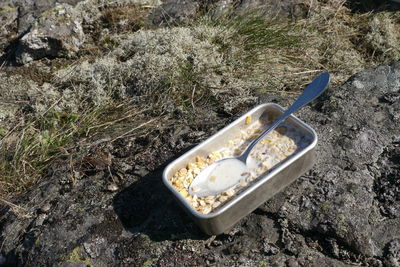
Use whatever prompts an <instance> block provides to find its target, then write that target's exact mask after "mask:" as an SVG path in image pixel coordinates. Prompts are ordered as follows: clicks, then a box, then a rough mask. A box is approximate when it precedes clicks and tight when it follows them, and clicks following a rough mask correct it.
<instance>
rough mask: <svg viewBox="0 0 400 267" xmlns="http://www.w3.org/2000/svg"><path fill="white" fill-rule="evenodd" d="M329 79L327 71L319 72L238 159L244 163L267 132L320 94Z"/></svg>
mask: <svg viewBox="0 0 400 267" xmlns="http://www.w3.org/2000/svg"><path fill="white" fill-rule="evenodd" d="M329 81H330V75H329V73H328V72H324V73H322V74H320V75H319V76H318V77H317V78H315V79H314V80H313V81H312V82H311V83H310V84H309V85H308V86H307V87H306V89H304V92H303V93H302V94H301V95H300V96H299V97H298V98H297V100H296V101H295V102H294V103H293V104H292V105H291V106H290V107H289V108H288V109H287V110H286V111H285V112H284V113H283V115H282V116H280V117H279V118H278V119H277V120H276V121H275V122H274V123H273V124H272V125H271V126H270V127H268V129H266V130H265V131H264V132H263V133H261V134H260V136H259V137H257V138H256V139H255V140H254V141H253V142H251V144H250V145H249V146H248V147H247V149H246V150H245V151H244V152H243V153H242V154H241V155H240V156H239V157H238V159H239V160H241V161H243V162H245V163H246V159H247V157H248V155H249V154H250V152H251V150H252V149H253V148H254V147H255V146H256V145H257V143H258V142H259V141H260V140H261V139H263V138H264V136H266V135H267V134H268V133H269V132H271V131H272V130H274V129H275V128H276V127H278V126H279V124H281V123H282V122H283V121H284V120H286V119H287V117H289V116H290V115H291V114H292V113H294V112H296V111H297V110H299V109H300V108H302V107H303V106H305V105H307V104H308V103H310V102H311V101H312V100H314V99H315V98H317V97H318V96H320V95H321V94H322V93H323V92H324V91H325V90H326V88H327V87H328V84H329Z"/></svg>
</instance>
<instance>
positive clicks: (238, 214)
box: [163, 103, 318, 235]
mask: <svg viewBox="0 0 400 267" xmlns="http://www.w3.org/2000/svg"><path fill="white" fill-rule="evenodd" d="M284 111H285V110H284V109H283V108H282V107H281V106H279V105H277V104H272V103H268V104H263V105H259V106H257V107H255V108H253V109H252V110H250V111H249V112H247V113H246V114H244V115H243V116H241V117H240V118H238V119H237V120H235V121H234V122H232V123H231V124H230V125H228V126H226V127H225V128H223V129H222V130H220V131H218V132H217V133H216V134H214V135H213V136H211V137H210V138H208V139H207V140H205V141H204V142H202V143H201V144H199V145H197V146H196V147H194V148H193V149H191V150H190V151H188V152H186V153H185V154H183V155H182V156H180V157H179V158H177V159H176V160H174V161H173V162H171V163H170V164H169V165H168V166H167V167H166V168H165V170H164V173H163V182H164V184H165V186H166V187H167V188H168V189H169V190H170V191H171V192H172V194H173V195H174V197H175V198H176V200H177V201H178V203H179V204H180V205H181V206H182V207H183V209H184V210H185V211H186V212H187V213H188V214H189V215H190V216H191V217H192V218H193V220H194V221H195V222H196V224H197V225H198V226H199V227H200V228H201V229H202V230H203V231H204V232H205V233H206V234H209V235H218V234H221V233H223V232H225V231H227V230H229V229H230V228H231V227H232V226H233V225H234V224H235V223H237V222H238V221H239V220H240V219H241V218H243V217H244V216H246V215H247V214H249V213H251V212H252V211H254V210H255V209H257V207H259V206H260V205H261V204H263V203H264V202H265V201H267V200H268V199H270V198H271V197H272V196H274V195H275V194H276V193H278V192H279V191H281V190H282V189H283V188H285V187H286V186H288V185H289V184H290V183H292V182H293V181H294V180H296V179H297V178H298V177H300V176H301V175H302V174H304V173H305V172H306V171H308V170H309V169H310V168H311V167H312V165H313V164H314V159H315V158H314V157H315V156H314V153H315V146H316V144H317V139H318V137H317V134H316V133H315V131H314V130H313V129H312V128H311V127H310V126H308V125H307V124H305V123H304V122H302V121H301V120H299V119H298V118H296V117H295V116H293V115H292V116H290V117H289V118H288V119H287V120H286V122H289V123H290V124H292V125H294V126H295V127H296V128H297V129H299V130H300V131H301V132H302V133H303V134H304V135H307V136H309V137H311V140H312V141H311V143H310V144H309V145H308V146H307V147H305V148H304V149H302V150H300V151H298V152H296V153H295V154H293V155H291V156H289V157H288V158H286V159H285V160H284V161H282V162H281V163H279V164H278V165H276V166H274V167H273V168H272V169H271V170H269V171H268V172H266V173H265V174H263V175H261V177H258V178H257V179H256V180H255V181H253V182H252V183H251V184H250V185H249V186H248V187H247V188H246V189H244V190H243V191H241V192H240V193H239V194H238V195H236V196H234V197H233V198H231V199H230V200H228V201H227V202H226V203H224V204H223V205H221V207H219V208H218V209H216V210H215V211H212V212H210V213H209V214H202V213H199V212H197V211H196V210H195V209H194V208H193V207H192V206H191V205H190V204H189V203H188V202H187V201H186V200H185V198H184V197H183V196H181V194H180V193H179V192H178V191H177V190H176V189H175V188H174V187H173V186H172V185H171V183H170V182H169V180H170V178H171V177H172V176H173V175H174V174H175V173H176V172H177V171H178V170H180V169H181V168H184V167H186V165H187V164H188V163H189V162H193V161H194V159H195V157H196V156H203V157H207V156H208V155H209V154H210V153H211V152H213V151H217V150H219V149H220V148H222V147H223V146H225V144H226V141H227V140H229V139H232V138H233V137H234V136H236V135H237V134H238V133H240V131H241V130H243V129H245V128H247V127H248V126H247V125H245V119H246V117H247V116H251V117H252V120H253V121H255V120H256V119H259V118H265V116H270V114H271V115H272V116H279V115H281V114H282V113H283V112H284Z"/></svg>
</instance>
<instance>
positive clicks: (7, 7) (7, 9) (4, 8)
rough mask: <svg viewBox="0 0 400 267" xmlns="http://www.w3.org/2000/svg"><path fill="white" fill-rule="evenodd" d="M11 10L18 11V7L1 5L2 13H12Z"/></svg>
mask: <svg viewBox="0 0 400 267" xmlns="http://www.w3.org/2000/svg"><path fill="white" fill-rule="evenodd" d="M10 12H17V8H15V7H10V6H1V7H0V14H5V13H10Z"/></svg>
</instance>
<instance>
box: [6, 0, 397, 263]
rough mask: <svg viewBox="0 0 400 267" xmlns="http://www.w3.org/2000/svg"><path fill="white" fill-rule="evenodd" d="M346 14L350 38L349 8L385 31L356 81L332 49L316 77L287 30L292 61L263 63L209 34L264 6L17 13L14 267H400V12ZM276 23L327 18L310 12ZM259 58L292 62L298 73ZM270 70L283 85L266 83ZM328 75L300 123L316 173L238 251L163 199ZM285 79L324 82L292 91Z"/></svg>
mask: <svg viewBox="0 0 400 267" xmlns="http://www.w3.org/2000/svg"><path fill="white" fill-rule="evenodd" d="M311 2H314V1H311ZM315 2H316V3H318V2H319V1H315ZM322 2H323V1H322ZM322 2H321V3H322ZM337 2H338V3H337V7H338V8H339V9H336V10H335V12H333V13H329V12H328V10H327V6H325V5H324V4H321V6H318V8H320V10H325V11H323V12H322V11H321V12H322V13H321V14H324V15H326V16H327V17H325V18H326V19H328V17H329V16H331V15H332V16H333V15H335V16H340V17H341V19H342V20H345V21H346V23H350V21H351V20H353V19H354V18H353V17H351V19H349V18H346V17H345V15H344V14H342V13H341V11H340V10H341V9H340V8H342V5H343V4H345V5H344V6H343V8H346V10H348V12H349V14H352V13H354V14H355V15H354V16H359V17H358V19H359V18H362V19H365V21H367V17H368V16H373V17H370V18H369V17H368V19H370V20H369V23H370V24H368V25H369V26H368V27H369V28H368V27H367V26H365V27H366V28H368V29H367V31H368V33H367V34H366V36H369V37H365V38H364V37H360V38H361V39H360V40H363V42H364V43H363V44H364V45H365V47H367V48H365V50H362V49H364V47H363V48H359V47H358V46H357V45H360V43H355V44H353V46H350V45H351V44H352V43H351V42H349V43H346V44H345V46H344V47H349V49H348V51H347V52H349V51H350V52H349V53H347V54H346V56H348V55H352V56H353V57H352V59H356V60H353V61H352V62H351V63H352V64H357V65H354V66H355V70H354V71H353V72H351V71H350V69H351V67H352V65H350V63H349V64H348V65H333V64H332V63H329V64H328V63H327V62H324V60H323V59H324V57H326V58H329V59H330V62H333V61H335V60H337V62H340V58H343V57H342V56H343V54H340V55H339V53H332V54H331V55H330V53H331V52H332V51H333V50H332V51H331V50H330V49H332V48H335V47H336V46H335V45H337V44H335V43H331V42H330V41H328V44H329V45H322V46H318V47H317V48H315V47H308V48H307V49H308V50H307V49H306V48H304V49H305V50H303V51H306V53H308V55H318V56H315V57H313V58H312V60H316V61H315V62H314V63H315V65H313V66H312V67H313V69H301V68H300V67H299V66H301V62H303V61H302V60H303V58H302V57H298V58H297V59H298V61H296V60H297V59H296V58H295V57H294V55H295V54H297V53H298V51H297V49H300V48H301V47H300V48H299V47H296V46H294V47H292V45H289V41H290V43H291V42H292V41H293V40H294V39H292V38H290V39H288V40H289V41H288V40H287V39H282V38H281V37H282V36H283V35H281V33H282V32H281V30H282V28H280V30H279V31H276V28H274V31H272V32H273V33H274V34H275V35H273V36H270V37H269V38H270V39H271V38H275V39H274V40H278V41H279V44H280V46H279V47H276V46H272V43H269V45H268V46H265V47H261V48H260V47H258V46H257V47H254V46H252V43H251V42H247V41H246V40H252V41H254V40H258V41H260V40H263V41H265V40H264V39H251V38H254V36H255V35H252V34H247V33H246V34H247V35H246V34H243V30H244V29H246V28H243V27H238V28H235V27H237V24H235V23H236V22H234V24H233V25H236V26H235V27H228V28H224V27H225V26H224V24H222V23H221V24H217V25H216V24H215V23H214V22H213V23H204V20H203V19H202V17H203V16H204V14H207V16H217V15H218V16H225V14H230V16H233V17H234V18H241V15H240V14H242V13H243V12H246V11H245V10H249V9H250V10H253V9H251V7H253V8H254V5H256V4H257V3H256V1H208V2H207V1H205V2H203V1H164V2H161V1H140V0H124V1H122V0H121V1H115V2H112V3H109V2H107V1H101V0H96V1H93V0H90V1H89V0H85V1H76V0H75V1H74V0H69V1H68V0H65V1H59V2H57V3H56V2H55V1H45V0H43V1H28V0H24V1H5V2H4V3H3V2H2V3H1V4H0V19H1V20H2V21H3V22H4V23H2V24H1V25H3V26H1V28H0V29H1V31H2V32H0V34H2V36H3V37H4V38H2V39H1V41H0V48H1V51H2V52H0V53H2V54H0V56H1V64H2V67H1V69H0V79H1V85H0V102H1V105H2V106H1V108H0V123H1V124H0V137H1V143H0V144H1V150H0V152H2V157H1V163H0V170H1V171H2V173H1V174H0V178H1V180H0V183H1V185H2V191H0V192H1V195H0V203H2V204H0V266H54V265H55V266H113V265H122V266H350V265H366V266H400V180H399V177H400V135H399V129H400V61H398V59H399V58H400V57H398V56H399V55H400V51H399V50H398V48H396V47H395V45H393V44H396V42H398V41H399V39H398V37H399V36H400V33H398V32H397V31H398V30H397V28H396V27H395V26H396V25H397V24H396V23H400V21H399V20H398V17H397V16H398V13H397V12H398V11H397V10H398V5H396V4H391V3H389V2H386V3H384V4H382V3H381V2H379V3H378V1H365V2H362V3H360V2H357V1H350V2H348V3H345V2H341V1H337ZM339 2H340V3H339ZM178 6H179V7H180V8H177V7H178ZM128 7H129V8H128ZM324 8H325V9H324ZM260 9H262V10H263V16H266V18H268V19H270V20H271V21H276V20H279V21H284V22H285V23H286V22H287V21H290V23H293V21H296V23H297V22H299V23H300V24H301V25H305V23H306V22H305V21H306V20H311V19H313V18H314V19H315V17H316V15H311V13H310V12H311V11H310V10H311V9H312V6H311V5H310V3H309V2H307V1H265V2H264V4H263V5H262V7H260ZM371 10H372V11H371ZM324 12H325V13H324ZM374 12H375V13H376V14H374ZM216 14H217V15H216ZM232 14H233V15H232ZM244 14H246V15H248V13H244ZM271 14H273V15H271ZM275 14H278V15H277V16H276V17H278V18H275ZM346 14H347V13H346ZM371 14H372V15H371ZM313 16H314V17H313ZM271 17H274V18H273V19H272V18H271ZM198 21H201V23H200V22H198ZM234 21H236V20H234ZM246 23H250V22H249V20H246ZM230 25H231V24H230ZM251 25H253V26H254V25H255V24H251ZM257 25H258V24H257ZM262 25H264V26H265V24H262ZM268 25H269V24H268ZM291 25H292V24H291ZM296 25H297V24H296ZM313 25H314V24H313ZM264 26H263V27H264ZM348 26H349V25H346V27H348ZM293 27H294V26H293ZM296 27H297V26H296ZM304 27H306V26H304ZM326 27H327V26H326ZM326 27H325V26H321V29H322V31H323V32H324V33H325V34H327V36H328V35H329V31H327V29H328V28H326ZM341 27H342V26H341ZM363 27H364V26H360V28H363ZM374 27H375V28H374ZM385 27H386V28H385ZM339 28H340V27H339ZM339 28H335V27H332V26H331V27H330V28H329V29H334V30H337V29H339ZM221 29H222V30H221ZM235 29H236V30H235ZM237 29H239V30H237ZM304 29H305V28H303V30H304ZM340 29H342V30H343V29H344V28H340ZM373 29H378V30H376V31H374V30H373ZM260 31H261V28H260ZM260 31H257V32H260ZM316 31H318V30H316ZM221 32H222V34H221ZM349 32H350V31H349ZM262 33H263V34H270V33H271V31H269V32H266V31H263V32H262ZM283 33H284V36H286V35H290V36H292V33H291V32H290V31H289V32H288V31H285V32H283ZM337 33H338V32H335V34H337ZM389 33H393V34H391V35H389ZM368 34H369V35H368ZM396 34H398V35H396ZM293 36H294V35H293ZM310 36H311V35H310ZM312 36H313V38H317V34H316V35H312ZM337 36H338V35H337ZM337 36H336V37H337ZM385 36H386V37H387V38H383V37H385ZM294 37H295V36H294ZM378 37H379V38H378ZM389 37H390V38H389ZM246 38H247V39H246ZM257 38H259V37H257ZM337 38H339V37H337ZM382 38H383V39H382ZM391 38H392V39H391ZM396 38H397V39H396ZM326 39H327V40H333V39H335V38H334V37H332V36H328V37H327V38H326ZM379 40H380V41H379ZM383 40H385V41H383ZM353 41H354V40H353ZM232 42H238V43H237V44H239V45H231V43H232ZM228 44H229V45H228ZM275 45H276V42H275ZM299 45H300V46H301V45H302V43H300V44H299ZM330 45H332V46H330ZM244 47H246V49H250V50H249V51H250V54H251V53H255V52H261V51H264V52H265V51H268V52H270V53H272V52H274V53H276V54H275V55H274V56H273V57H272V58H279V57H280V56H281V54H280V55H278V52H277V51H279V53H282V54H283V53H287V54H285V56H288V57H286V58H285V59H286V60H287V61H285V64H284V67H285V68H283V67H282V65H280V64H278V63H277V61H279V60H278V59H277V60H276V61H270V60H271V58H265V57H262V58H257V59H254V58H253V57H248V54H246V53H247V51H248V50H246V49H245V50H242V49H244ZM322 48H324V49H325V50H324V52H321V51H322ZM341 48H343V46H341ZM350 48H351V49H353V50H351V49H350ZM257 49H264V50H257ZM274 49H275V50H274ZM285 49H286V50H285ZM396 49H397V50H396ZM320 50H321V51H320ZM360 51H362V53H361V52H360ZM365 53H367V54H365ZM368 53H369V54H368ZM210 55H211V56H210ZM289 55H290V58H291V60H288V59H289ZM372 58H373V60H372ZM396 59H397V61H396ZM243 60H251V61H248V62H250V64H248V62H247V61H243ZM390 60H391V61H392V63H390V64H389V63H387V62H388V61H390ZM263 62H264V63H263ZM265 62H267V63H265ZM314 63H313V64H314ZM359 63H360V64H361V65H359ZM377 63H382V64H381V65H379V64H377ZM383 63H385V64H383ZM262 64H269V66H270V68H271V69H273V70H271V71H270V72H268V73H265V72H262V73H261V72H259V71H258V69H257V68H256V67H254V68H251V67H249V66H252V65H257V66H262ZM346 64H347V63H346ZM370 65H374V66H373V67H370V68H367V66H370ZM378 65H379V66H378ZM318 66H320V67H318ZM321 66H323V67H321ZM335 66H336V67H338V66H344V67H343V69H340V70H339V69H337V68H335ZM360 66H363V67H362V68H363V69H364V70H362V71H359V72H358V73H356V70H358V68H360ZM314 67H315V68H317V70H316V71H315V69H314ZM275 68H276V69H275ZM327 68H328V70H329V71H331V72H332V73H333V74H334V75H335V74H336V77H342V78H340V79H339V78H337V80H334V82H333V85H332V86H331V87H330V88H329V89H328V90H327V92H326V93H324V94H323V95H322V96H321V97H320V98H319V99H317V100H316V101H314V102H313V103H312V104H311V105H308V106H307V107H305V108H303V109H302V110H301V111H299V112H298V113H297V116H298V117H299V118H301V119H302V120H303V121H305V122H307V123H308V124H310V125H311V126H312V127H313V128H314V129H315V130H316V132H317V133H318V136H319V143H318V146H317V155H318V156H317V159H316V162H315V165H314V167H313V168H312V170H311V171H309V172H308V173H306V174H305V175H303V176H302V177H300V178H299V179H298V180H297V181H296V182H294V183H293V184H291V185H290V186H289V187H287V188H286V189H285V190H283V191H282V192H280V193H278V194H277V195H275V196H274V197H273V198H272V199H270V200H269V201H267V202H266V203H264V204H263V205H262V206H260V207H259V208H258V209H256V210H255V211H254V212H252V213H251V214H249V215H248V216H246V217H245V218H243V219H242V220H241V221H240V222H239V223H238V224H237V225H235V226H234V227H233V228H232V229H230V230H229V231H227V232H226V233H224V234H221V235H218V236H207V235H205V234H203V233H202V232H201V231H200V230H199V229H198V228H197V226H196V225H195V224H194V223H193V222H192V220H191V218H190V217H189V216H188V215H186V214H185V213H184V212H183V211H182V209H181V208H180V207H179V206H178V205H177V204H176V202H175V201H174V199H173V197H172V195H171V194H170V193H169V192H168V191H167V190H166V188H165V187H164V186H163V184H162V182H161V174H162V171H163V169H164V167H165V166H166V165H167V164H168V163H169V162H171V161H172V160H173V159H175V158H176V157H177V156H179V155H181V154H182V153H183V152H185V151H187V150H188V149H190V148H192V147H193V146H195V145H196V144H198V143H200V142H201V141H203V140H205V139H206V138H207V137H208V136H210V135H212V134H213V133H215V132H217V131H218V130H219V129H220V128H222V127H223V126H225V125H226V124H228V123H229V122H231V121H233V120H234V119H235V118H237V117H238V116H240V115H241V114H242V113H243V112H244V111H246V110H248V109H250V108H251V107H252V106H255V105H257V104H259V103H265V102H274V103H278V104H281V105H282V106H284V107H287V106H288V105H289V104H290V103H291V102H292V101H293V99H294V98H295V96H296V92H297V91H296V89H298V88H297V87H293V84H296V83H300V85H299V84H298V85H297V86H298V87H300V88H301V87H302V86H303V85H304V84H305V83H307V82H309V81H310V77H311V76H314V75H315V73H318V72H320V71H323V70H326V69H327ZM347 68H348V69H347ZM282 70H286V71H287V72H288V73H290V75H288V76H290V77H297V76H298V75H299V74H296V73H298V72H299V71H300V72H301V73H302V74H304V75H310V76H306V77H303V78H301V79H297V78H292V79H289V78H288V81H286V80H283V78H282V79H281V78H279V79H275V80H274V78H276V77H277V76H276V75H275V74H276V73H278V71H282ZM343 70H346V71H343ZM275 71H276V72H275ZM313 71H314V72H313ZM246 72H248V73H250V74H251V75H248V76H249V77H247V78H243V77H245V76H246V75H245V74H246ZM236 73H239V75H235V74H236ZM310 73H311V74H310ZM256 75H259V76H256ZM268 75H270V76H268ZM296 75H297V76H296ZM346 75H347V76H346ZM250 76H251V77H250ZM266 77H267V78H268V79H270V78H271V77H272V78H271V80H273V82H272V83H263V82H262V80H263V79H265V78H266ZM344 77H346V78H345V80H347V81H346V82H343V81H344ZM296 79H297V80H296ZM277 80H279V81H277ZM302 82H304V84H301V83H302ZM272 85H273V86H278V85H279V86H281V87H280V90H271V89H270V86H272ZM243 88H244V89H243ZM3 185H4V186H3Z"/></svg>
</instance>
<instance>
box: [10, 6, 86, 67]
mask: <svg viewBox="0 0 400 267" xmlns="http://www.w3.org/2000/svg"><path fill="white" fill-rule="evenodd" d="M81 23H82V18H81V17H80V14H79V13H78V12H76V11H75V10H74V9H73V8H72V6H70V5H68V4H61V5H57V6H56V7H55V8H53V9H50V10H48V11H46V12H44V13H42V14H41V16H40V17H39V19H38V20H37V22H35V23H34V24H33V26H32V27H31V29H30V31H29V32H28V33H27V34H25V35H24V36H23V37H22V38H21V39H20V40H19V44H18V47H17V51H16V61H17V62H18V63H19V64H26V63H28V62H30V61H32V60H36V59H40V58H43V57H71V56H73V55H74V54H75V53H76V52H77V51H78V50H79V48H80V46H81V45H82V44H83V41H84V33H83V29H82V25H81Z"/></svg>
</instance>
